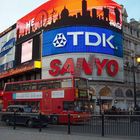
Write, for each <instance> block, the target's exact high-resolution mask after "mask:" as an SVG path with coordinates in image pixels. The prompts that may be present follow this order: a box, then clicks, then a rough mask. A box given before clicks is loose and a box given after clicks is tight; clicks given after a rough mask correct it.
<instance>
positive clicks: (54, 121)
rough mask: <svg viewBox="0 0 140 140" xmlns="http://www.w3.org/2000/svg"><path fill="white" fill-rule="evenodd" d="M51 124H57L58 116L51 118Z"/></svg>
mask: <svg viewBox="0 0 140 140" xmlns="http://www.w3.org/2000/svg"><path fill="white" fill-rule="evenodd" d="M52 124H58V116H56V115H54V116H52Z"/></svg>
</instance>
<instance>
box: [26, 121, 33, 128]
mask: <svg viewBox="0 0 140 140" xmlns="http://www.w3.org/2000/svg"><path fill="white" fill-rule="evenodd" d="M27 126H28V127H29V128H31V127H33V121H32V120H29V121H28V122H27Z"/></svg>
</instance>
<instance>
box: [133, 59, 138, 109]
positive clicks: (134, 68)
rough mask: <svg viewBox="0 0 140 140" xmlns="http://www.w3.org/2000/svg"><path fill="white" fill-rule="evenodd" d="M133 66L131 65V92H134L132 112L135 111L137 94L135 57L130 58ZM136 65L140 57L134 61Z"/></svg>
mask: <svg viewBox="0 0 140 140" xmlns="http://www.w3.org/2000/svg"><path fill="white" fill-rule="evenodd" d="M132 59H133V64H132V71H133V90H134V110H136V107H137V93H136V68H137V66H135V59H136V58H135V57H132ZM136 60H137V63H140V57H139V58H137V59H136Z"/></svg>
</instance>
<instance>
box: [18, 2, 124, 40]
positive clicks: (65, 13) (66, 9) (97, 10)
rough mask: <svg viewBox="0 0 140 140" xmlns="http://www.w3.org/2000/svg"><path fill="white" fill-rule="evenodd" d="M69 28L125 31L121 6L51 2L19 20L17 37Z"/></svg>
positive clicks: (109, 3) (103, 3)
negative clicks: (79, 27)
mask: <svg viewBox="0 0 140 140" xmlns="http://www.w3.org/2000/svg"><path fill="white" fill-rule="evenodd" d="M68 25H89V26H94V25H98V26H101V27H105V28H110V29H111V30H116V31H120V30H121V29H122V16H121V6H120V5H118V4H117V3H116V2H114V1H112V0H76V1H75V0H49V1H48V2H46V3H44V4H43V5H41V6H40V7H38V8H37V9H35V10H34V11H32V12H30V13H29V14H27V15H26V16H24V17H23V18H21V19H19V20H18V21H17V38H18V39H19V38H21V37H23V36H25V35H28V34H30V33H33V32H36V31H37V30H39V29H40V28H42V27H45V28H46V29H52V28H56V27H57V28H58V27H63V26H68Z"/></svg>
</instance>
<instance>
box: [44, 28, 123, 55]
mask: <svg viewBox="0 0 140 140" xmlns="http://www.w3.org/2000/svg"><path fill="white" fill-rule="evenodd" d="M80 52H81V53H101V54H109V55H113V56H118V57H123V49H122V35H121V34H120V33H118V32H115V31H113V30H109V29H105V28H100V27H92V26H91V27H89V26H71V27H64V28H59V29H55V30H51V31H46V32H44V33H43V49H42V56H43V57H44V56H49V55H55V54H63V53H80Z"/></svg>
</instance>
